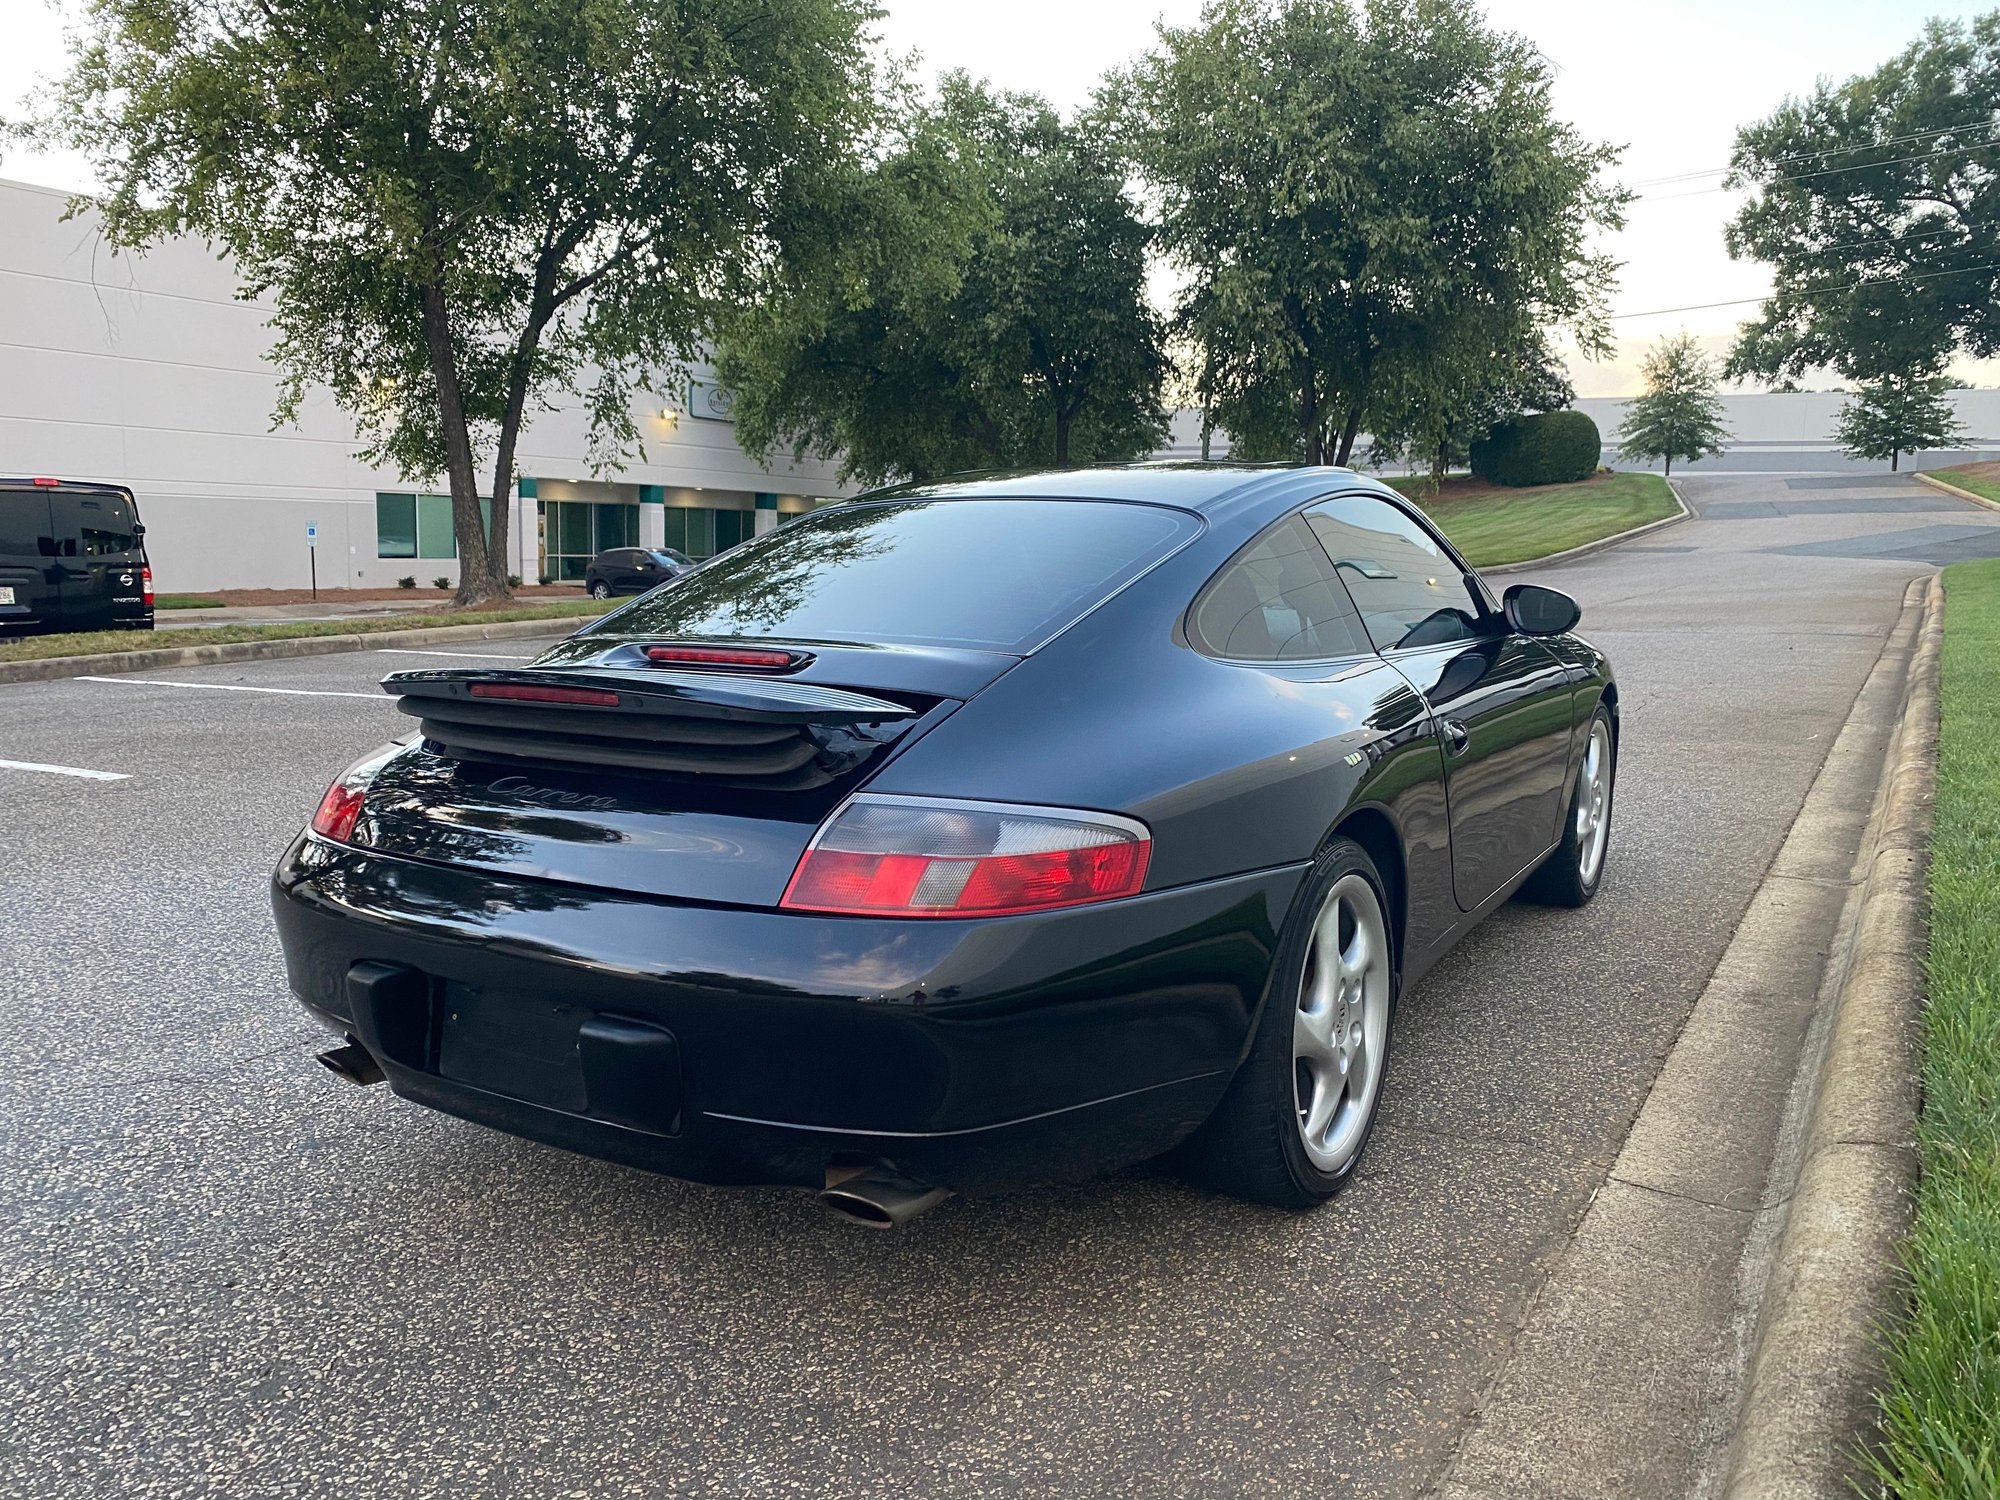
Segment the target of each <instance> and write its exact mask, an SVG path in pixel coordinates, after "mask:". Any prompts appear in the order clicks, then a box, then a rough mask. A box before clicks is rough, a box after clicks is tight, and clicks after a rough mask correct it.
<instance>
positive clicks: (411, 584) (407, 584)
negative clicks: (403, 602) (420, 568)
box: [396, 574, 417, 589]
mask: <svg viewBox="0 0 2000 1500" xmlns="http://www.w3.org/2000/svg"><path fill="white" fill-rule="evenodd" d="M416 586H417V579H416V575H415V574H411V575H410V576H409V577H408V578H398V579H397V580H396V587H397V588H399V589H413V588H415V587H416Z"/></svg>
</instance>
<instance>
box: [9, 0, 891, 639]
mask: <svg viewBox="0 0 2000 1500" xmlns="http://www.w3.org/2000/svg"><path fill="white" fill-rule="evenodd" d="M873 14H874V12H873V11H872V9H871V8H870V7H869V6H868V5H867V4H866V0H787V3H785V4H782V5H772V4H770V3H768V0H683V3H679V4H675V5H658V4H652V3H649V0H566V3H562V4H548V3H545V0H397V3H395V4H393V5H384V4H380V3H338V0H335V3H329V0H91V6H90V11H89V17H90V24H89V27H88V29H87V31H86V33H85V36H84V39H83V40H82V41H81V42H80V44H79V46H78V48H77V50H76V52H75V54H74V56H73V58H72V66H71V69H70V72H69V74H68V76H67V78H66V79H65V80H64V82H63V83H62V84H61V86H60V87H59V89H58V90H57V92H56V94H55V96H54V97H53V98H52V99H51V100H50V101H49V102H48V104H47V106H46V107H45V108H44V110H43V112H42V114H41V116H40V117H39V120H38V122H37V124H36V125H35V126H34V127H32V128H33V130H34V131H35V132H36V133H38V134H39V135H40V136H41V137H42V138H44V139H52V140H59V141H62V142H64V143H66V144H69V145H72V146H75V147H78V148H80V149H82V150H84V151H85V152H87V153H88V155H89V157H90V159H91V161H92V163H93V165H94V167H95V169H96V171H97V173H98V175H99V177H100V179H101V180H102V181H103V182H104V183H105V184H106V190H105V192H104V193H103V194H102V195H101V196H99V197H98V198H96V199H95V200H94V201H93V202H91V203H89V204H88V205H87V206H90V207H94V208H95V209H96V210H97V211H98V212H99V213H100V214H101V216H102V219H103V222H104V225H105V230H106V234H107V236H108V238H109V239H110V241H111V243H112V244H113V245H114V246H116V247H118V248H121V249H129V248H137V247H143V246H145V245H148V244H151V243H154V242H156V241H158V240H160V239H162V238H164V237H166V236H169V235H176V234H189V233H191V234H196V235H200V236H203V237H205V238H207V239H208V240H210V241H211V242H212V243H214V244H215V245H217V246H218V247H219V248H220V249H222V250H225V251H227V252H228V254H229V255H230V256H231V257H232V259H233V260H234V262H235V265H236V267H237V269H238V272H239V274H240V276H241V278H242V283H243V285H242V290H243V294H244V295H245V296H268V297H269V298H270V299H271V301H272V305H273V308H274V312H273V315H272V319H271V322H272V326H273V328H274V330H275V332H276V335H277V337H276V344H275V348H274V351H273V355H272V357H273V360H274V362H275V364H276V366H277V368H278V370H279V373H280V377H281V381H282V399H281V404H280V409H279V412H278V414H277V415H278V418H279V419H280V420H283V419H287V418H290V417H292V416H293V415H295V413H296V411H297V408H298V405H299V402H300V401H301V399H302V398H303V396H304V393H305V392H306V391H307V389H308V388H310V387H312V386H315V385H324V386H326V387H328V388H330V389H331V391H332V393H333V395H334V398H335V399H336V400H337V401H338V402H339V403H340V405H341V406H342V407H343V408H345V409H346V410H347V411H348V412H350V413H351V414H353V416H354V417H355V419H356V421H357V424H358V426H359V429H360V431H361V433H362V434H363V437H364V440H365V441H366V442H367V444H368V448H367V450H366V456H367V457H368V458H370V459H371V460H375V461H379V462H383V463H386V464H389V465H392V466H394V467H396V468H398V469H400V470H401V471H402V472H404V473H405V474H408V475H410V476H411V477H413V478H428V477H430V476H434V475H437V474H443V475H445V476H447V477H448V479H449V482H450V489H451V498H452V518H453V525H454V529H455V532H456V535H457V541H458V549H459V557H460V563H461V572H460V584H459V589H458V600H459V602H460V603H473V602H476V601H479V600H484V599H488V598H493V597H496V596H504V595H505V594H506V593H507V592H508V585H507V500H508V497H509V495H510V494H511V492H512V487H513V482H514V452H515V443H516V440H517V438H518V436H519V433H520V429H521V425H522V422H523V420H524V419H525V418H526V417H527V416H528V415H529V414H530V413H531V412H533V411H536V410H539V409H543V408H546V407H547V406H549V405H550V404H551V402H552V400H553V398H554V397H555V396H556V395H557V394H559V393H564V392H569V391H574V390H576V389H577V388H578V387H579V386H586V387H587V390H586V393H585V404H586V406H587V409H588V414H589V418H590V427H591V433H592V453H593V458H594V459H595V461H597V462H598V463H599V464H600V465H609V464H611V463H613V462H615V460H616V459H617V458H618V457H619V456H621V455H622V454H624V453H626V452H628V451H630V449H631V448H632V447H633V446H634V445H635V444H636V443H637V442H638V440H639V436H640V434H639V433H638V431H637V428H636V425H635V423H634V421H633V418H632V405H633V399H634V396H635V393H636V392H637V391H640V390H645V389H650V388H652V387H653V386H654V385H655V384H656V383H658V384H660V385H667V384H669V383H677V381H678V378H679V375H680V372H681V370H682V369H683V368H684V366H685V361H686V360H687V359H688V358H689V357H691V355H692V354H693V353H694V352H695V351H696V350H697V349H698V348H699V347H700V342H701V340H702V339H703V337H704V336H705V334H706V332H707V330H708V329H709V328H710V326H711V325H712V323H713V321H714V318H715V315H716V312H717V309H718V308H719V307H721V306H724V305H727V304H729V303H731V302H734V301H736V300H739V299H742V298H744V297H746V296H749V295H751V294H752V293H753V291H754V288H755V287H756V286H757V284H758V282H759V279H760V274H761V272H762V270H763V268H764V266H765V265H766V264H767V263H768V261H769V259H770V257H771V255H772V253H773V240H774V238H776V237H778V236H779V233H780V228H781V226H785V225H794V226H800V225H802V226H808V227H809V226H810V225H812V223H813V222H814V220H815V217H816V213H815V209H814V200H815V197H816V195H819V194H821V193H822V192H824V191H825V189H826V184H828V183H830V182H831V183H837V182H838V181H839V180H840V179H841V176H842V174H843V173H844V172H847V171H849V170H850V166H851V163H852V156H853V150H854V145H853V143H854V142H855V141H856V140H857V139H862V138H865V137H866V135H867V133H868V130H869V111H870V109H871V104H870V99H871V96H872V93H873V90H872V87H871V83H870V77H871V75H870V64H869V54H868V50H867V46H868V38H867V36H866V34H865V27H866V25H867V23H868V22H869V20H870V19H871V18H872V16H873ZM84 206H86V205H85V204H83V203H79V204H77V205H75V207H76V208H81V207H84ZM482 456H483V457H484V459H485V460H486V461H488V462H490V464H491V472H492V485H491V487H490V489H489V490H488V491H487V492H486V494H485V496H484V497H483V499H484V501H485V502H486V503H488V504H490V510H491V523H490V529H489V526H488V525H487V524H486V523H485V522H484V521H483V520H482V514H481V512H482V495H481V491H480V486H479V483H478V479H477V476H476V473H475V466H476V464H477V463H478V462H479V460H480V458H481V457H482Z"/></svg>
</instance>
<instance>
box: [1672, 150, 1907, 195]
mask: <svg viewBox="0 0 2000 1500" xmlns="http://www.w3.org/2000/svg"><path fill="white" fill-rule="evenodd" d="M1942 154H1943V153H1942V152H1937V151H1920V152H1918V153H1917V154H1916V155H1915V156H1892V157H1890V158H1889V159H1888V160H1887V161H1858V162H1856V163H1854V165H1853V166H1851V167H1827V168H1826V169H1824V170H1823V171H1819V172H1795V173H1793V174H1792V175H1791V176H1789V177H1773V178H1772V179H1771V180H1770V181H1768V182H1757V183H1752V184H1751V185H1750V189H1744V188H1731V187H1711V188H1695V189H1693V190H1692V191H1689V192H1685V193H1653V194H1645V193H1642V194H1640V195H1639V196H1638V197H1636V198H1635V199H1634V200H1633V201H1634V202H1636V203H1667V202H1670V201H1672V200H1673V199H1675V198H1702V197H1706V196H1707V195H1708V194H1710V193H1740V192H1745V191H1749V190H1753V189H1756V188H1765V189H1769V188H1774V187H1777V186H1779V185H1780V184H1782V183H1787V182H1810V181H1812V180H1813V178H1815V177H1835V176H1838V175H1839V174H1840V173H1842V172H1866V171H1868V170H1870V169H1871V168H1874V167H1895V166H1901V165H1902V164H1903V163H1905V162H1912V161H1929V160H1930V159H1931V158H1932V157H1934V156H1939V155H1942Z"/></svg>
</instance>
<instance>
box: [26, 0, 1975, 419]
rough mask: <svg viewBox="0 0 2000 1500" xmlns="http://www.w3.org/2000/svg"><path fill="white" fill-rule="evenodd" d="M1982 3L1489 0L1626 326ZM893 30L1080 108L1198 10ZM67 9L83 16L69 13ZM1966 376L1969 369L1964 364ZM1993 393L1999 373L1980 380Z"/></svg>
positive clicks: (1052, 15) (1083, 0)
mask: <svg viewBox="0 0 2000 1500" xmlns="http://www.w3.org/2000/svg"><path fill="white" fill-rule="evenodd" d="M1995 4H2000V0H1985V3H1983V4H1974V3H1969V0H1928V3H1922V0H1623V3H1618V0H1612V3H1606V0H1486V12H1487V15H1488V16H1489V17H1490V19H1491V20H1492V21H1493V23H1494V24H1495V25H1497V26H1501V27H1505V28H1507V29H1509V30H1512V31H1517V32H1520V33H1522V34H1523V35H1525V36H1527V37H1528V38H1529V39H1530V40H1532V41H1533V42H1534V43H1535V44H1536V46H1537V47H1539V48H1540V50H1541V51H1542V53H1543V55H1544V56H1546V57H1548V58H1549V59H1550V61H1551V62H1553V63H1554V64H1555V66H1556V67H1557V69H1559V72H1558V75H1557V78H1556V83H1555V107H1556V109H1557V111H1558V113H1560V114H1561V115H1562V116H1563V117H1564V118H1566V119H1568V120H1569V121H1571V122H1572V123H1574V124H1575V125H1576V126H1577V127H1578V128H1579V129H1581V130H1582V131H1583V132H1584V133H1585V134H1586V135H1588V136H1589V137H1591V138H1593V139H1596V140H1602V141H1611V142H1614V143H1616V144H1619V145H1622V146H1624V147H1625V148H1626V151H1625V156H1624V159H1623V162H1622V163H1621V166H1620V168H1619V175H1620V177H1621V178H1622V180H1624V181H1625V182H1626V183H1628V184H1630V185H1632V186H1633V187H1634V188H1635V189H1637V190H1638V191H1639V192H1640V193H1641V194H1642V200H1643V201H1641V202H1638V203H1635V204H1633V205H1632V208H1631V211H1630V217H1629V221H1628V225H1627V228H1626V229H1625V230H1624V232H1623V233H1621V234H1619V235H1617V236H1616V237H1615V238H1614V239H1612V241H1611V243H1610V248H1611V250H1612V253H1613V254H1614V255H1615V256H1616V257H1617V258H1618V259H1619V260H1620V261H1622V262H1623V263H1624V265H1623V269H1622V270H1621V271H1620V273H1619V286H1618V290H1617V292H1616V293H1615V295H1614V297H1613V300H1612V311H1613V312H1614V313H1618V314H1629V313H1650V312H1652V311H1653V310H1654V309H1661V308H1683V307H1687V306H1689V305H1690V304H1700V303H1714V302H1725V301H1729V300H1731V299H1735V298H1754V297H1756V296H1758V295H1760V294H1761V293H1763V292H1764V291H1766V290H1767V289H1768V287H1769V284H1770V283H1769V279H1768V277H1767V276H1766V274H1765V272H1764V270H1763V268H1762V267H1760V266H1758V265H1757V264H1755V263H1752V262H1735V261H1731V260H1730V259H1729V257H1728V254H1727V253H1726V252H1725V251H1724V249H1723V247H1722V227H1723V225H1724V223H1725V222H1727V220H1728V218H1729V215H1730V212H1731V209H1732V206H1733V204H1734V203H1735V202H1736V196H1735V195H1734V194H1730V193H1725V192H1722V191H1719V190H1718V188H1717V185H1718V184H1719V183H1720V181H1721V176H1720V173H1719V172H1718V173H1716V174H1715V175H1713V176H1708V177H1701V178H1695V179H1691V180H1686V181H1680V182H1674V183H1663V184H1658V185H1652V186H1647V185H1646V184H1653V183H1655V182H1656V180H1657V179H1660V178H1666V177H1681V176H1683V175H1684V174H1687V173H1694V172H1702V171H1706V170H1709V169H1713V168H1720V167H1722V166H1723V165H1724V164H1725V163H1726V162H1727V161H1728V159H1729V147H1730V143H1731V140H1732V138H1733V135H1734V131H1735V129H1736V127H1737V126H1738V125H1739V124H1742V123H1745V122H1747V121H1750V120H1754V119H1757V118H1759V117H1761V116H1762V115H1764V114H1767V113H1768V112H1769V111H1770V110H1771V109H1772V108H1774V107H1775V106H1776V105H1777V104H1778V103H1780V102H1781V101H1782V100H1783V99H1784V98H1785V97H1786V96H1787V95H1788V94H1798V93H1803V92H1806V91H1808V90H1810V89H1811V88H1812V86H1813V83H1814V81H1815V79H1817V78H1821V77H1826V78H1832V79H1836V80H1839V79H1845V78H1847V77H1849V76H1851V75H1853V74H1855V73H1858V72H1864V71H1869V70H1872V69H1873V68H1874V67H1876V66H1877V65H1879V64H1880V63H1881V62H1883V61H1884V60H1885V59H1887V58H1888V57H1889V56H1891V55H1892V54H1894V53H1895V52H1898V51H1900V50H1901V49H1902V48H1903V47H1905V46H1907V45H1908V44H1909V43H1910V42H1911V41H1913V40H1915V38H1916V36H1917V33H1918V31H1919V29H1920V28H1921V27H1922V24H1923V22H1924V19H1925V18H1926V17H1928V16H1934V15H1942V16H1971V15H1974V14H1976V13H1978V12H1979V11H1981V10H1985V9H1991V8H1993V6H1994V5H1995ZM886 9H887V11H888V17H887V20H886V21H885V22H884V23H883V28H882V30H883V35H884V40H885V42H886V43H887V45H888V46H889V47H890V48H891V49H893V50H895V51H897V52H904V53H907V52H915V53H917V54H919V56H920V59H921V66H922V68H923V69H924V70H925V71H927V72H931V73H936V72H942V71H943V70H945V69H947V68H964V69H966V70H967V71H969V72H972V73H974V74H978V75H981V76H984V77H987V78H990V79H992V80H993V81H994V82H995V83H997V84H999V85H1001V86H1003V87H1007V88H1014V89H1032V90H1035V91H1037V92H1039V93H1042V94H1044V95H1046V96H1047V97H1049V98H1050V99H1052V100H1053V101H1055V102H1056V103H1057V104H1058V105H1061V106H1064V107H1070V106H1074V105H1077V104H1080V103H1082V102H1084V101H1085V100H1086V99H1087V98H1088V97H1089V95H1090V92H1091V89H1092V88H1093V86H1094V85H1095V83H1096V81H1097V80H1098V78H1099V77H1101V76H1102V75H1103V73H1104V72H1105V71H1106V70H1107V69H1110V68H1113V67H1116V66H1118V65H1119V64H1121V63H1123V62H1125V61H1126V60H1127V59H1129V58H1130V57H1132V56H1133V55H1134V54H1135V53H1137V52H1139V51H1140V50H1142V49H1143V48H1145V47H1146V46H1147V45H1148V44H1149V43H1150V42H1151V40H1152V36H1153V25H1154V22H1155V21H1156V20H1158V19H1160V18H1164V19H1165V20H1167V21H1168V22H1169V23H1171V24H1181V23H1185V22H1188V21H1191V20H1193V19H1194V18H1195V17H1196V15H1197V14H1198V13H1199V10H1200V0H1011V3H1009V4H1007V5H967V4H964V3H962V0H888V3H887V5H886ZM68 11H69V13H70V14H74V13H75V6H74V4H72V5H71V6H70V7H68ZM63 13H64V12H63V10H61V9H58V8H57V7H54V6H51V5H49V4H47V3H46V0H0V21H4V23H5V24H4V26H0V33H4V35H5V37H6V41H7V45H6V47H5V48H4V50H0V114H7V113H11V112H12V110H11V108H10V106H13V105H15V104H16V102H17V101H19V100H20V99H21V97H22V96H23V95H24V94H25V93H26V92H28V91H29V90H30V89H31V88H33V87H34V85H35V83H36V81H37V79H38V78H43V77H47V76H49V75H51V74H53V73H54V72H55V71H57V70H58V69H59V68H60V67H61V65H62V60H63V50H62V30H63V20H62V15H63ZM0 176H6V177H11V178H16V179H21V180H26V181H30V182H40V183H45V184H48V185H50V186H56V187H65V188H76V187H85V186H88V183H87V182H86V181H85V179H84V174H83V172H82V168H81V164H80V163H77V162H74V161H69V160H64V159H62V158H59V157H33V156H29V155H26V154H23V153H19V152H13V153H9V154H8V155H7V156H5V157H4V158H0ZM1752 310H1753V309H1752V308H1751V307H1750V306H1749V305H1747V304H1746V305H1742V306H1728V307H1717V308H1709V309H1704V310H1699V311H1688V312H1672V313H1664V314H1660V315H1658V316H1648V317H1622V318H1620V320H1619V321H1618V322H1617V323H1616V324H1614V327H1615V328H1616V330H1617V332H1618V334H1619V336H1620V341H1621V347H1620V351H1619V355H1618V357H1617V358H1616V359H1615V360H1613V361H1611V362H1609V363H1607V364H1600V365H1591V364H1587V363H1583V362H1581V361H1578V362H1575V365H1574V372H1573V373H1574V379H1575V381H1576V385H1577V390H1578V392H1579V394H1582V395H1625V394H1629V393H1630V392H1631V391H1632V390H1633V389H1635V388H1636V383H1637V374H1636V365H1637V357H1638V354H1639V352H1640V351H1641V350H1642V349H1643V348H1644V346H1645V345H1646V344H1648V343H1650V342H1651V341H1652V340H1653V339H1654V338H1656V337H1658V336H1659V335H1660V334H1662V333H1672V332H1677V331H1679V330H1681V329H1687V330H1689V331H1691V332H1694V333H1696V334H1698V335H1701V336H1702V337H1703V338H1704V341H1705V342H1708V343H1709V344H1710V346H1711V347H1712V348H1714V349H1716V350H1718V351H1719V350H1721V349H1723V348H1724V347H1726V345H1727V343H1728V338H1729V333H1730V330H1731V329H1732V328H1733V327H1734V325H1735V324H1736V322H1737V321H1738V320H1740V319H1741V318H1743V317H1745V316H1748V315H1749V313H1750V312H1751V311H1752ZM1968 369H1970V367H1968ZM1972 373H1974V374H1976V375H1978V376H1979V377H1980V378H1981V379H1982V380H1985V381H1990V380H1992V379H1993V378H1995V376H1994V372H1992V371H1986V370H1973V371H1972Z"/></svg>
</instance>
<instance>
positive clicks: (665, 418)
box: [660, 406, 681, 427]
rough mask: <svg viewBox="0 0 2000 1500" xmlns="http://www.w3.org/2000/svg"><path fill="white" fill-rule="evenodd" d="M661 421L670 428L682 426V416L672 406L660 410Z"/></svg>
mask: <svg viewBox="0 0 2000 1500" xmlns="http://www.w3.org/2000/svg"><path fill="white" fill-rule="evenodd" d="M660 420H661V421H662V422H664V423H666V424H667V426H669V427H678V426H680V425H681V414H680V413H679V412H678V411H676V410H675V409H674V408H673V407H671V406H663V407H661V408H660Z"/></svg>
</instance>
